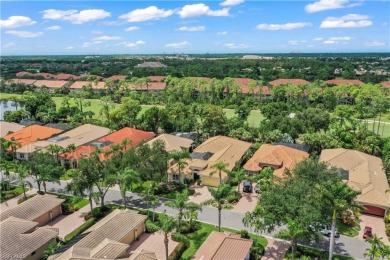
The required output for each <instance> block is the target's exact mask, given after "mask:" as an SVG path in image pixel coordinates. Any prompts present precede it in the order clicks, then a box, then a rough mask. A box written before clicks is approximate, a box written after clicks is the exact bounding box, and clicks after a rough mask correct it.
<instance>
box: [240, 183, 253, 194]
mask: <svg viewBox="0 0 390 260" xmlns="http://www.w3.org/2000/svg"><path fill="white" fill-rule="evenodd" d="M242 191H243V192H252V183H251V182H250V181H244V182H243V184H242Z"/></svg>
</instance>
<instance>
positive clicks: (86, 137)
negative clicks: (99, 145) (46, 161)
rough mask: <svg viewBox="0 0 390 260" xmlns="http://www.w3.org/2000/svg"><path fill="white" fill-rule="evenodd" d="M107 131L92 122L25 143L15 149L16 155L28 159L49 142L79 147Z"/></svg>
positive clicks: (107, 130) (63, 146)
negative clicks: (42, 139) (45, 138)
mask: <svg viewBox="0 0 390 260" xmlns="http://www.w3.org/2000/svg"><path fill="white" fill-rule="evenodd" d="M56 130H58V129H56ZM58 131H60V130H58ZM108 133H110V129H108V128H106V127H101V126H96V125H92V124H85V125H81V126H79V127H76V128H74V129H72V130H69V131H67V132H64V133H62V134H60V135H57V136H55V137H52V138H49V139H47V140H44V141H37V142H35V143H30V144H28V145H25V146H23V147H21V148H19V149H17V150H16V157H17V158H18V159H20V160H28V158H29V157H30V156H31V155H32V154H33V153H35V152H37V151H41V150H44V149H45V148H46V147H48V146H49V145H50V144H57V145H59V146H61V147H62V148H66V147H68V146H69V145H70V144H74V145H75V146H76V147H79V146H81V145H84V144H86V143H89V142H91V141H94V140H96V139H98V138H100V137H102V136H105V135H107V134H108Z"/></svg>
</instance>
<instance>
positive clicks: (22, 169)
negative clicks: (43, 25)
mask: <svg viewBox="0 0 390 260" xmlns="http://www.w3.org/2000/svg"><path fill="white" fill-rule="evenodd" d="M16 173H17V176H18V180H19V186H20V187H22V190H23V198H24V200H26V199H27V195H26V180H25V179H26V177H27V176H28V168H27V166H26V165H24V164H18V165H17V168H16Z"/></svg>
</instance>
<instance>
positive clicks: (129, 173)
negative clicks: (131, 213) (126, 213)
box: [118, 167, 141, 208]
mask: <svg viewBox="0 0 390 260" xmlns="http://www.w3.org/2000/svg"><path fill="white" fill-rule="evenodd" d="M136 182H141V176H140V174H139V173H138V172H137V171H135V170H133V169H131V168H129V167H126V168H125V169H124V170H123V171H122V172H121V173H120V174H119V175H118V185H119V189H120V191H121V194H122V199H123V206H124V207H125V208H127V203H126V201H127V200H126V192H127V191H129V190H131V189H132V186H133V183H136Z"/></svg>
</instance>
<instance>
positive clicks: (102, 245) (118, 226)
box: [53, 209, 147, 260]
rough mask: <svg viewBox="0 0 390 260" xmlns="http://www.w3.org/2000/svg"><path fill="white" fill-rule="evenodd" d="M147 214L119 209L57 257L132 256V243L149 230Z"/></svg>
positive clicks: (95, 257) (66, 259)
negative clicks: (130, 248) (130, 249)
mask: <svg viewBox="0 0 390 260" xmlns="http://www.w3.org/2000/svg"><path fill="white" fill-rule="evenodd" d="M146 219H147V216H145V215H141V214H138V213H137V212H136V211H134V210H128V209H127V210H119V209H116V210H114V211H113V212H111V213H110V214H109V215H108V216H106V217H105V218H103V219H102V220H100V221H99V222H98V223H96V224H95V225H93V226H92V227H91V228H90V229H88V230H87V231H86V232H87V233H88V235H86V236H85V237H84V238H82V239H81V240H80V241H78V242H77V243H76V244H74V245H73V246H72V247H71V248H69V249H68V250H66V251H65V252H63V253H62V254H60V255H57V256H55V257H53V258H54V259H57V260H70V259H118V258H128V257H129V253H128V248H129V245H130V244H131V243H132V242H133V241H134V240H136V239H137V238H138V237H139V236H140V235H141V234H143V233H144V232H145V221H146Z"/></svg>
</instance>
